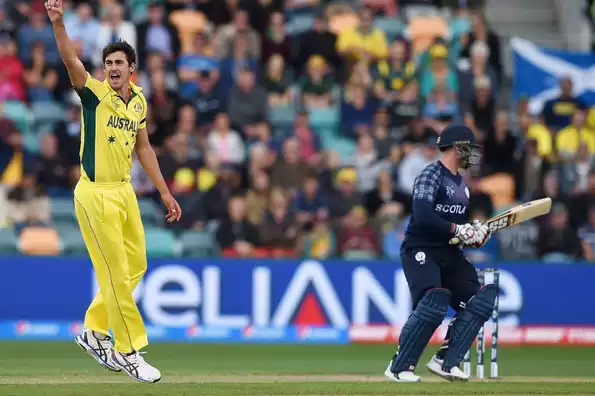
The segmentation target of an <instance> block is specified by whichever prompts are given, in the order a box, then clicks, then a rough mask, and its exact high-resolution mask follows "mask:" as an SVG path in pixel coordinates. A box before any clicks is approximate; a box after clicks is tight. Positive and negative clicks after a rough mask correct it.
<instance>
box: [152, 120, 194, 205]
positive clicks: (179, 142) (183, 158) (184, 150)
mask: <svg viewBox="0 0 595 396" xmlns="http://www.w3.org/2000/svg"><path fill="white" fill-rule="evenodd" d="M189 145H190V136H189V134H188V133H185V132H176V133H174V134H173V135H171V136H169V137H167V138H166V139H165V151H164V152H163V153H162V154H161V155H159V164H160V167H161V173H163V178H164V179H165V181H166V183H167V184H168V186H169V188H170V190H172V194H176V193H183V192H187V191H190V189H193V188H195V187H196V179H195V173H196V171H197V170H198V163H197V162H196V161H195V160H193V159H191V158H190V149H189Z"/></svg>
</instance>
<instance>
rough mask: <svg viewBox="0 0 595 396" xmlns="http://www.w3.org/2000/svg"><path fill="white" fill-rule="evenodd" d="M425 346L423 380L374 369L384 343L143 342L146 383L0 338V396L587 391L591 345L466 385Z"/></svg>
mask: <svg viewBox="0 0 595 396" xmlns="http://www.w3.org/2000/svg"><path fill="white" fill-rule="evenodd" d="M433 350H434V348H432V349H431V350H430V349H429V350H428V351H427V352H426V354H425V355H424V356H423V357H422V360H421V361H420V363H421V364H420V368H419V369H418V373H419V374H420V375H422V377H423V379H424V380H425V382H423V383H421V384H397V383H391V382H389V381H388V380H385V379H384V377H383V376H382V373H383V371H384V368H385V367H386V364H387V363H388V360H389V358H390V356H391V354H392V353H393V351H394V347H393V346H391V345H337V346H331V345H324V346H320V345H299V346H298V345H231V344H226V345H218V344H153V345H150V346H149V348H148V354H147V355H146V358H147V360H148V361H149V362H151V363H154V364H155V365H156V366H157V367H158V368H159V369H161V372H162V373H163V379H162V380H161V381H160V382H159V383H157V384H151V385H149V384H140V383H137V382H135V381H133V380H132V379H131V378H129V377H128V376H126V375H125V374H121V373H111V372H109V371H107V370H105V369H103V368H101V367H100V366H99V365H98V364H97V363H95V361H94V360H93V359H92V358H91V357H89V356H87V355H86V354H85V353H84V352H83V351H81V350H80V349H79V348H78V347H77V346H76V345H75V344H74V342H71V343H65V342H0V395H15V396H16V395H19V396H20V395H26V396H38V395H39V396H41V395H44V396H47V395H56V396H67V395H68V396H71V395H72V396H74V395H84V396H93V395H101V396H108V395H109V396H118V395H122V396H151V395H164V396H174V395H175V396H183V395H254V396H260V395H395V394H407V395H412V396H416V395H595V364H594V363H593V362H595V348H587V347H507V348H501V349H500V351H499V352H500V374H501V378H500V379H498V380H489V381H484V382H479V381H475V380H474V381H472V382H469V383H449V382H446V381H443V380H441V379H439V378H437V377H434V376H432V375H431V374H429V373H428V372H427V371H426V370H425V369H424V368H423V365H424V364H425V362H426V361H427V360H428V358H429V356H430V354H431V353H432V351H433ZM473 358H475V357H474V356H473ZM473 370H475V364H474V365H473ZM486 372H489V362H488V358H486Z"/></svg>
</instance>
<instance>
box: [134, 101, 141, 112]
mask: <svg viewBox="0 0 595 396" xmlns="http://www.w3.org/2000/svg"><path fill="white" fill-rule="evenodd" d="M134 112H135V113H137V114H139V115H141V114H142V113H143V105H142V104H140V103H135V104H134Z"/></svg>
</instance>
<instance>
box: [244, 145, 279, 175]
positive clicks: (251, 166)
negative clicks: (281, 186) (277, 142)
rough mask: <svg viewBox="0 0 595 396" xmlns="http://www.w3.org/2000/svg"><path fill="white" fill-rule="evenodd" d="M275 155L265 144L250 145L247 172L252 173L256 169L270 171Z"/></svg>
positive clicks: (275, 158)
mask: <svg viewBox="0 0 595 396" xmlns="http://www.w3.org/2000/svg"><path fill="white" fill-rule="evenodd" d="M276 161H277V156H276V155H275V153H274V152H273V151H272V150H270V149H269V148H268V147H267V145H266V144H264V143H257V144H254V145H252V146H251V147H250V156H249V163H248V174H249V175H254V174H255V173H256V172H258V171H263V172H267V173H268V172H270V169H271V168H272V165H273V164H274V163H275V162H276Z"/></svg>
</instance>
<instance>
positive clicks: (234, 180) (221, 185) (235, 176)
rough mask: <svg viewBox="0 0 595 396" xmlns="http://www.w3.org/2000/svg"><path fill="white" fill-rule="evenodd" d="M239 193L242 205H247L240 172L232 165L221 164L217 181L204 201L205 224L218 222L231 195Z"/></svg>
mask: <svg viewBox="0 0 595 396" xmlns="http://www.w3.org/2000/svg"><path fill="white" fill-rule="evenodd" d="M237 195H242V205H243V206H242V207H245V201H244V198H245V197H244V195H243V193H242V190H241V177H240V175H239V173H238V172H237V171H236V170H235V169H234V168H233V167H232V166H230V165H221V168H220V170H219V178H218V179H217V182H216V183H215V185H214V186H213V187H212V188H211V189H210V190H208V191H207V193H206V194H205V196H204V199H203V201H202V202H203V205H202V206H203V213H204V219H203V221H202V222H203V223H204V224H206V223H209V222H218V221H220V220H221V219H222V218H224V217H225V213H226V211H227V205H228V202H229V201H230V199H231V197H234V196H237ZM244 209H245V208H244Z"/></svg>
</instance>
